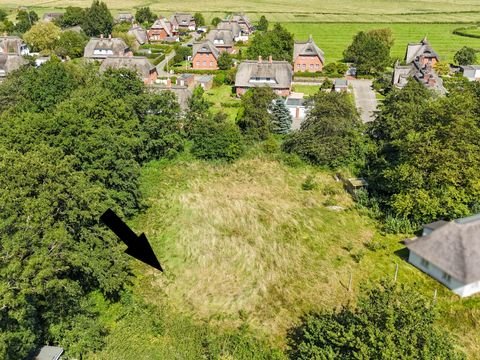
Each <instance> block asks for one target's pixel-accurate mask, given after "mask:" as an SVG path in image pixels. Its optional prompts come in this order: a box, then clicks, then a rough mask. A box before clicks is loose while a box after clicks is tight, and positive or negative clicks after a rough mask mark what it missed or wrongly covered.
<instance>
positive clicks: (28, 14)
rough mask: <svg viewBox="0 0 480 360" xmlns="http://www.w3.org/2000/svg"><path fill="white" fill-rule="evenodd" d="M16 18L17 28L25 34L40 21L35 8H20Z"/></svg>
mask: <svg viewBox="0 0 480 360" xmlns="http://www.w3.org/2000/svg"><path fill="white" fill-rule="evenodd" d="M15 19H16V23H15V30H16V31H18V32H19V33H22V34H23V33H25V32H27V31H28V30H29V29H30V28H31V27H32V26H33V25H35V23H36V22H37V21H38V15H37V13H36V12H35V11H33V10H30V11H28V10H19V11H18V13H17V16H16V18H15Z"/></svg>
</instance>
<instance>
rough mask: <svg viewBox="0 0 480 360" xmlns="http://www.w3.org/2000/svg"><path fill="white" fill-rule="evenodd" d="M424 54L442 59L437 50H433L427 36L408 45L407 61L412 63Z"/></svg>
mask: <svg viewBox="0 0 480 360" xmlns="http://www.w3.org/2000/svg"><path fill="white" fill-rule="evenodd" d="M421 55H424V56H428V57H434V58H436V59H437V60H439V59H440V57H439V56H438V54H437V52H436V51H435V50H433V48H432V46H431V45H430V43H429V42H428V41H427V37H424V38H423V39H422V41H420V42H419V43H410V44H408V45H407V51H406V54H405V62H406V63H407V64H410V63H411V62H413V61H415V59H417V58H418V57H419V56H421Z"/></svg>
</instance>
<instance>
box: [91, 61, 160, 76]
mask: <svg viewBox="0 0 480 360" xmlns="http://www.w3.org/2000/svg"><path fill="white" fill-rule="evenodd" d="M123 68H125V69H129V70H133V71H136V72H137V74H138V75H139V76H140V77H141V78H142V79H145V78H147V77H148V76H149V75H150V73H151V72H152V71H153V70H155V69H156V68H155V66H154V65H152V64H151V63H150V61H148V59H147V58H146V57H144V56H122V57H109V58H106V59H105V60H104V61H103V62H102V65H100V71H106V70H107V69H123Z"/></svg>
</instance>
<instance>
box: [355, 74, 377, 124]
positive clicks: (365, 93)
mask: <svg viewBox="0 0 480 360" xmlns="http://www.w3.org/2000/svg"><path fill="white" fill-rule="evenodd" d="M350 85H352V87H353V96H354V97H355V104H356V105H357V109H358V111H359V112H360V117H361V118H362V121H363V122H364V123H366V122H369V121H373V119H374V113H373V112H374V111H375V110H376V109H377V98H376V97H375V92H374V91H373V89H372V80H350Z"/></svg>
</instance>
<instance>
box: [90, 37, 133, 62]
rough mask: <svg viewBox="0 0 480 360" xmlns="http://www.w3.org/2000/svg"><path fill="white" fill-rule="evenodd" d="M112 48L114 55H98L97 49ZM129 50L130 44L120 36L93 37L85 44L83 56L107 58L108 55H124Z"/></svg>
mask: <svg viewBox="0 0 480 360" xmlns="http://www.w3.org/2000/svg"><path fill="white" fill-rule="evenodd" d="M99 49H101V50H112V52H113V55H105V54H102V55H97V54H95V53H94V52H95V50H99ZM127 51H128V46H127V44H126V43H125V41H123V39H120V38H91V39H90V41H89V42H88V43H87V45H86V46H85V50H84V52H83V56H84V57H86V58H105V57H108V56H123V55H124V54H125V53H126V52H127Z"/></svg>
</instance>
